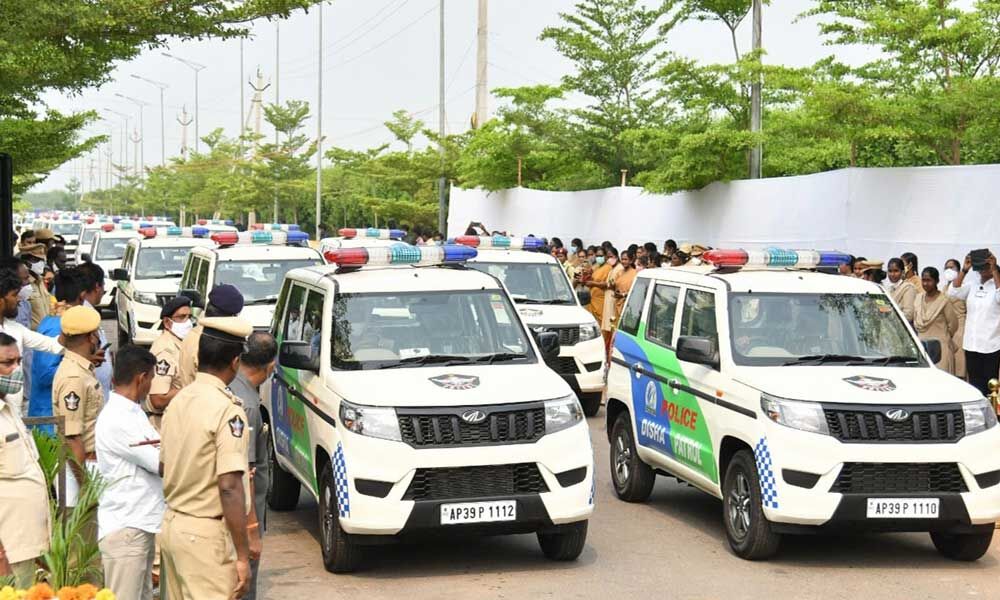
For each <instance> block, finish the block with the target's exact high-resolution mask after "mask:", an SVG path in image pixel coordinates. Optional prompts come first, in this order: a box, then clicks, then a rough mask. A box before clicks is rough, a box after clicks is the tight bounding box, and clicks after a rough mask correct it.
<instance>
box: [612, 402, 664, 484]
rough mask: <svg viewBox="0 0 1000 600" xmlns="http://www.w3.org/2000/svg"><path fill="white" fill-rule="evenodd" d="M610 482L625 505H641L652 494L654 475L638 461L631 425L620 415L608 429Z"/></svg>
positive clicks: (624, 416) (623, 415) (644, 464)
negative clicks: (639, 503) (609, 436)
mask: <svg viewBox="0 0 1000 600" xmlns="http://www.w3.org/2000/svg"><path fill="white" fill-rule="evenodd" d="M610 457H611V481H612V482H613V483H614V486H615V493H616V494H618V497H619V498H620V499H622V500H624V501H626V502H645V501H646V500H647V499H648V498H649V495H650V494H651V493H652V492H653V484H654V483H656V473H655V472H654V471H653V469H651V468H650V467H649V465H647V464H646V463H644V462H642V459H641V458H639V453H638V452H637V451H636V448H635V439H634V438H633V437H632V421H631V418H630V417H629V412H628V411H623V412H622V413H621V414H620V415H618V418H617V419H616V420H615V425H614V427H613V428H612V429H611V452H610Z"/></svg>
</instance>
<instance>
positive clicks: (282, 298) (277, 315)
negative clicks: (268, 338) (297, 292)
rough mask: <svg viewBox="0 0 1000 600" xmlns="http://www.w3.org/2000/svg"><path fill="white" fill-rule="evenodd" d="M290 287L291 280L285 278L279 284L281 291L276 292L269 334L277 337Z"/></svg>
mask: <svg viewBox="0 0 1000 600" xmlns="http://www.w3.org/2000/svg"><path fill="white" fill-rule="evenodd" d="M291 289H292V282H291V281H289V280H287V279H286V280H285V282H284V283H282V284H281V293H280V294H278V303H277V304H276V305H275V306H274V317H272V319H271V335H273V336H274V337H275V338H277V337H278V334H279V333H283V332H282V331H281V318H282V317H284V316H285V306H286V305H287V304H288V294H289V293H290V291H291Z"/></svg>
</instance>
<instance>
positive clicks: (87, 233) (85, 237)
mask: <svg viewBox="0 0 1000 600" xmlns="http://www.w3.org/2000/svg"><path fill="white" fill-rule="evenodd" d="M95 235H97V230H96V229H84V230H83V233H81V234H80V245H81V246H83V245H86V244H89V243H90V242H92V241H94V236H95Z"/></svg>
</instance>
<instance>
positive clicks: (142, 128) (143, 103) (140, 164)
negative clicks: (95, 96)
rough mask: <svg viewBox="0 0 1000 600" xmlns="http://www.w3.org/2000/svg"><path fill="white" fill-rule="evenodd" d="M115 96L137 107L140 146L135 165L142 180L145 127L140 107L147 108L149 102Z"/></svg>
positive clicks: (144, 158) (144, 157)
mask: <svg viewBox="0 0 1000 600" xmlns="http://www.w3.org/2000/svg"><path fill="white" fill-rule="evenodd" d="M115 96H118V97H119V98H124V99H125V100H128V101H129V102H131V103H132V104H135V105H136V106H138V107H139V143H140V146H139V157H138V158H139V162H138V163H137V164H138V167H139V168H138V171H139V179H142V178H143V177H144V176H145V174H146V125H145V121H144V120H143V118H142V107H144V106H148V105H149V102H146V101H144V100H139V99H138V98H133V97H131V96H126V95H125V94H121V93H115Z"/></svg>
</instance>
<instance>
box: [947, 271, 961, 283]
mask: <svg viewBox="0 0 1000 600" xmlns="http://www.w3.org/2000/svg"><path fill="white" fill-rule="evenodd" d="M956 277H958V271H956V270H955V269H945V270H944V280H945V281H947V282H948V283H951V282H952V281H955V278H956Z"/></svg>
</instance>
